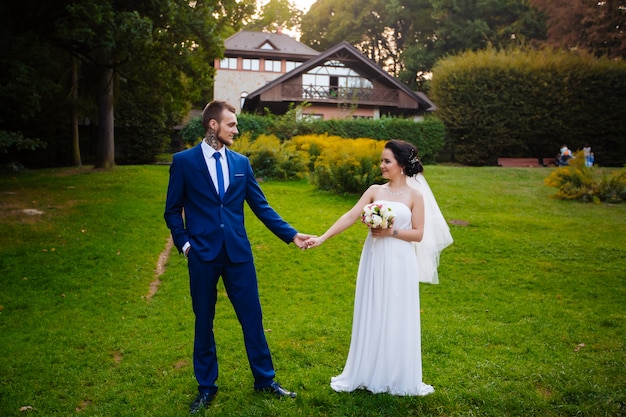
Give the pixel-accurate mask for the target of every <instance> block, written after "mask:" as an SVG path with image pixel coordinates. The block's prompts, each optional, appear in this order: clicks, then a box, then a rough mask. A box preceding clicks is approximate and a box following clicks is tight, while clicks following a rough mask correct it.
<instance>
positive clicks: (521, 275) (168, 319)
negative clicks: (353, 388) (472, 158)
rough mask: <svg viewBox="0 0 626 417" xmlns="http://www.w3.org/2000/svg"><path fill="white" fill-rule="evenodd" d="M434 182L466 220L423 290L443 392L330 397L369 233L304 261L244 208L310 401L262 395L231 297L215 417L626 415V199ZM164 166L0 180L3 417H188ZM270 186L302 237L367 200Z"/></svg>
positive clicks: (470, 172) (444, 173)
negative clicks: (435, 281) (587, 199)
mask: <svg viewBox="0 0 626 417" xmlns="http://www.w3.org/2000/svg"><path fill="white" fill-rule="evenodd" d="M426 168H427V170H426V174H427V178H429V182H430V184H431V187H432V188H433V190H434V192H435V195H436V196H437V198H438V201H439V204H440V206H441V208H442V210H443V212H444V215H445V216H446V218H448V219H453V220H462V221H464V222H467V225H466V226H463V225H453V226H451V228H452V234H453V236H454V238H455V243H454V244H453V245H452V246H451V247H450V248H448V249H446V251H444V254H443V256H442V264H441V267H440V281H441V284H440V285H436V286H429V285H422V287H421V302H422V309H423V312H422V337H423V342H422V343H423V361H424V379H425V382H427V383H429V384H432V385H433V386H434V387H435V390H436V391H435V394H433V395H431V396H428V397H424V398H415V397H393V396H389V395H371V394H368V393H366V392H355V393H351V394H338V393H335V392H333V391H332V390H331V389H330V387H329V380H330V377H331V376H333V375H336V374H338V373H339V372H340V371H341V369H342V367H343V365H344V361H345V358H346V354H347V350H348V345H349V341H350V325H351V319H352V302H353V292H354V279H355V277H356V269H357V266H358V259H359V256H360V250H361V245H362V243H363V240H364V238H365V234H366V230H365V228H364V227H361V226H359V225H355V226H353V227H352V228H350V229H349V230H347V231H346V232H345V233H344V234H342V235H341V236H339V237H336V238H333V239H331V240H330V241H328V242H326V243H325V244H324V245H323V246H322V247H320V248H317V249H315V250H311V251H305V252H303V251H300V250H297V249H296V248H295V247H294V246H293V245H289V246H287V245H285V244H284V243H282V242H281V241H280V240H278V239H277V238H276V237H274V236H273V235H272V234H271V233H270V232H269V231H268V230H267V229H265V228H264V227H263V226H262V225H261V223H260V222H259V221H258V220H257V219H256V218H254V217H253V216H252V215H251V214H250V213H248V218H247V226H248V231H249V237H250V239H251V242H252V245H253V249H254V253H255V257H256V265H257V269H258V273H259V286H260V291H261V298H262V300H261V301H262V304H263V307H264V317H265V327H266V330H267V336H268V341H269V343H270V347H271V349H272V354H273V357H274V361H275V366H276V369H277V375H278V380H279V382H281V383H282V384H283V385H285V386H286V387H287V388H291V389H294V390H297V391H298V394H299V395H298V398H297V399H296V400H293V401H287V400H282V401H281V400H275V399H273V398H270V397H267V396H265V395H261V394H256V393H254V392H253V391H252V377H251V375H250V371H249V369H248V365H247V360H246V357H245V353H244V348H243V342H242V338H241V330H240V328H239V325H238V323H237V321H236V318H235V316H234V313H233V311H232V307H231V306H230V304H229V302H228V300H227V298H226V295H225V292H224V290H223V288H220V293H219V302H218V306H217V309H218V312H217V320H216V323H215V332H216V338H217V343H218V354H219V358H220V379H219V381H218V382H219V385H220V392H219V395H218V397H217V398H216V400H215V402H214V404H213V405H212V406H211V407H210V409H209V410H207V411H206V413H205V415H207V416H217V415H219V416H233V417H234V416H237V417H240V416H248V417H256V416H355V417H356V416H358V417H361V416H418V415H419V416H621V415H626V363H625V362H626V354H625V342H626V336H625V330H626V325H625V318H626V309H625V307H624V300H625V299H626V286H625V282H624V281H625V279H626V272H625V271H626V256H625V255H626V251H625V245H624V243H625V241H624V236H625V235H626V234H625V232H626V205H623V204H622V205H606V204H602V205H594V204H583V203H578V202H571V201H569V202H568V201H560V200H555V199H553V198H551V196H552V195H553V194H554V193H555V192H556V190H555V189H551V188H548V187H546V186H544V185H543V179H544V178H545V177H546V176H547V175H548V174H549V172H550V169H548V168H546V169H543V168H538V169H524V168H522V169H518V168H511V169H507V168H497V167H493V168H491V167H484V168H460V167H443V166H433V167H430V166H427V167H426ZM167 170H168V168H167V167H166V166H140V167H139V166H136V167H118V168H117V169H116V170H114V171H110V172H100V171H97V170H93V169H88V168H86V169H55V170H44V171H34V172H26V173H22V174H19V175H17V176H2V177H0V195H1V196H2V200H1V209H2V211H3V214H2V216H1V217H0V242H1V244H0V335H1V337H0V350H1V351H2V357H1V359H0V415H2V416H18V415H20V416H21V415H41V416H68V415H76V414H79V415H85V416H183V415H187V409H188V405H189V403H190V402H191V401H192V400H193V398H194V395H195V390H196V383H195V379H194V377H193V369H192V365H191V352H192V339H193V333H192V328H193V315H192V312H191V305H190V297H189V289H188V282H187V271H186V263H185V260H184V258H182V257H180V256H178V255H176V254H175V253H173V254H172V256H171V257H170V260H169V262H168V264H167V270H166V271H165V273H164V274H163V275H162V276H161V277H160V279H161V283H160V286H159V288H158V291H157V292H156V294H155V295H154V296H153V297H148V293H149V289H150V284H151V283H152V282H153V281H154V280H155V267H156V263H157V260H158V257H159V254H160V253H161V252H162V251H163V250H164V247H165V245H166V240H167V236H168V231H167V229H166V227H165V225H164V222H163V220H162V211H163V205H164V198H165V189H166V186H167V176H168V173H167V172H168V171H167ZM262 187H263V189H264V191H265V192H266V194H267V196H268V199H269V201H270V203H271V204H272V205H273V206H274V207H275V208H276V209H277V211H278V212H279V213H281V215H283V217H284V218H285V219H287V220H288V221H289V222H290V223H291V224H292V225H293V226H294V227H296V228H297V229H299V230H301V231H303V232H308V233H322V232H323V231H324V230H325V228H326V227H327V226H328V225H329V224H331V223H332V222H333V221H334V220H335V219H336V218H337V217H338V216H339V215H340V214H342V213H343V212H344V211H346V210H347V209H348V208H349V207H351V205H352V204H353V203H354V202H355V201H356V198H355V197H354V196H337V195H332V194H328V193H325V192H320V191H316V190H315V189H314V188H313V187H312V186H310V185H309V184H307V183H306V182H267V183H263V184H262ZM23 209H36V210H40V211H42V212H43V214H40V215H32V216H29V215H26V214H24V212H23V211H22V210H23ZM21 407H32V408H31V409H27V411H25V412H21V411H20V408H21Z"/></svg>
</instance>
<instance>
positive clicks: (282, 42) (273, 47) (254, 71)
mask: <svg viewBox="0 0 626 417" xmlns="http://www.w3.org/2000/svg"><path fill="white" fill-rule="evenodd" d="M224 47H225V51H224V58H223V59H216V60H215V70H216V71H215V80H214V89H213V97H215V98H216V99H219V100H225V101H227V102H228V103H231V104H232V105H233V106H235V108H236V109H237V112H240V111H241V105H242V103H243V99H244V98H245V97H246V96H247V95H248V94H249V93H251V92H252V91H256V90H258V89H259V88H261V87H263V86H265V85H266V84H267V83H269V82H271V81H273V80H275V79H276V78H278V77H280V76H281V75H283V74H285V73H287V72H289V71H291V70H293V69H295V68H297V67H298V66H300V65H302V63H303V62H306V61H308V60H310V59H311V58H313V57H315V56H317V55H319V52H318V51H316V50H314V49H312V48H310V47H308V46H306V45H304V44H303V43H300V42H298V41H296V40H295V39H293V38H291V37H290V36H287V35H285V34H282V33H266V32H250V31H245V30H244V31H240V32H237V33H236V34H234V35H232V36H231V37H229V38H228V39H226V40H225V41H224Z"/></svg>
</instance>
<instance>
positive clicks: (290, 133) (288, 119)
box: [182, 112, 445, 163]
mask: <svg viewBox="0 0 626 417" xmlns="http://www.w3.org/2000/svg"><path fill="white" fill-rule="evenodd" d="M238 122H239V131H240V132H241V133H247V134H250V138H251V140H252V141H254V140H256V138H258V137H259V136H260V135H275V136H276V137H278V138H279V139H280V140H282V141H284V140H288V139H291V138H292V137H294V136H301V135H325V134H327V135H329V136H339V137H342V138H345V139H357V138H370V139H376V140H384V141H387V140H389V139H400V140H405V141H407V142H411V143H413V144H414V145H415V146H417V148H418V149H419V153H420V157H421V159H422V161H423V162H424V163H434V162H435V161H436V160H437V156H438V154H439V152H440V151H441V149H442V148H443V146H444V141H445V127H444V125H443V123H442V121H441V120H440V119H438V118H437V117H434V116H429V117H426V118H425V119H424V120H423V121H419V122H415V121H413V120H409V119H399V118H381V119H376V120H374V119H330V120H313V121H311V120H302V121H296V118H295V115H294V114H293V112H289V113H287V114H286V115H284V116H271V115H270V116H259V115H253V114H246V113H242V114H240V115H238ZM182 137H183V140H184V141H185V143H187V144H189V145H191V144H193V143H196V142H197V141H198V140H199V139H201V138H202V137H204V130H203V128H202V124H201V122H200V119H199V118H196V119H193V120H191V121H190V122H189V124H188V125H187V126H185V128H184V129H183V131H182Z"/></svg>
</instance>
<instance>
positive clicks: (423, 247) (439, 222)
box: [407, 173, 453, 284]
mask: <svg viewBox="0 0 626 417" xmlns="http://www.w3.org/2000/svg"><path fill="white" fill-rule="evenodd" d="M407 183H408V185H409V186H410V187H411V188H414V189H416V190H419V191H420V192H421V193H422V195H423V196H424V236H423V237H422V241H421V242H413V246H414V247H415V253H416V254H417V262H418V265H419V282H426V283H429V284H438V283H439V276H438V273H437V268H438V267H439V256H440V254H441V251H443V250H444V249H445V248H447V247H448V246H450V245H451V244H452V242H453V239H452V235H451V234H450V227H448V223H447V222H446V219H445V218H444V217H443V214H441V210H440V209H439V205H437V200H436V199H435V196H434V194H433V192H432V191H431V189H430V187H429V186H428V182H426V178H424V176H423V175H422V174H421V173H419V174H417V175H415V176H413V177H411V178H408V179H407Z"/></svg>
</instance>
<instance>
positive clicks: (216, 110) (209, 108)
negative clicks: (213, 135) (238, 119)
mask: <svg viewBox="0 0 626 417" xmlns="http://www.w3.org/2000/svg"><path fill="white" fill-rule="evenodd" d="M224 110H228V111H230V112H232V113H236V112H237V110H235V108H234V107H233V106H232V105H230V104H228V103H227V102H225V101H222V100H214V101H211V102H210V103H209V104H207V105H206V106H205V107H204V110H203V111H202V126H203V127H204V131H205V132H208V131H209V121H210V120H211V119H213V120H215V121H216V122H218V123H219V122H221V121H222V113H223V112H224Z"/></svg>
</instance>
